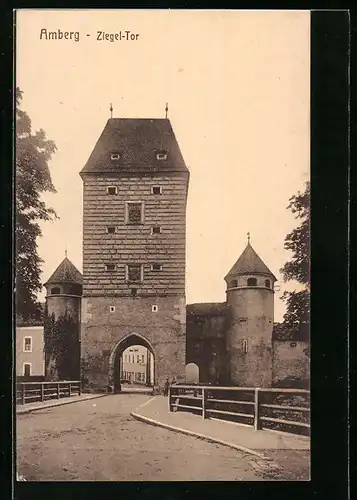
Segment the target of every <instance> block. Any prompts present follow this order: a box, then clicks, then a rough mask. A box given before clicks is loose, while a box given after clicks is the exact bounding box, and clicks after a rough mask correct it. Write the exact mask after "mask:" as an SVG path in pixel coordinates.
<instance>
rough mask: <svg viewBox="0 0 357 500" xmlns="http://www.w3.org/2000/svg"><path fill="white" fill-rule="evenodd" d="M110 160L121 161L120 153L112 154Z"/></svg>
mask: <svg viewBox="0 0 357 500" xmlns="http://www.w3.org/2000/svg"><path fill="white" fill-rule="evenodd" d="M110 159H111V160H119V159H120V154H119V153H111V155H110Z"/></svg>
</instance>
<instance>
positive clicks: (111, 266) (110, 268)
mask: <svg viewBox="0 0 357 500" xmlns="http://www.w3.org/2000/svg"><path fill="white" fill-rule="evenodd" d="M105 270H106V271H115V264H105Z"/></svg>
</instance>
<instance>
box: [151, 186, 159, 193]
mask: <svg viewBox="0 0 357 500" xmlns="http://www.w3.org/2000/svg"><path fill="white" fill-rule="evenodd" d="M151 194H162V187H161V186H152V187H151Z"/></svg>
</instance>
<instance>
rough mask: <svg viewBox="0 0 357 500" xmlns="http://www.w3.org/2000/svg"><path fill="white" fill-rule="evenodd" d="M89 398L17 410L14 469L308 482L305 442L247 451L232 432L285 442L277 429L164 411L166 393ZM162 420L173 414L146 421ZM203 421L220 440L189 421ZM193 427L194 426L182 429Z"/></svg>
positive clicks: (71, 475)
mask: <svg viewBox="0 0 357 500" xmlns="http://www.w3.org/2000/svg"><path fill="white" fill-rule="evenodd" d="M87 397H88V396H86V395H78V396H72V397H71V399H72V400H75V402H73V403H72V402H71V404H65V405H63V404H62V401H58V402H47V403H43V404H41V403H37V404H38V405H39V407H38V408H37V409H36V411H31V412H27V411H26V409H25V408H23V409H22V410H21V411H22V413H19V414H18V415H17V424H16V431H17V473H18V474H19V475H21V476H23V477H24V478H25V480H27V481H148V480H150V481H232V480H243V481H260V480H267V479H268V480H276V479H277V480H284V479H285V480H294V479H295V480H296V479H303V480H304V479H305V480H308V479H309V446H308V445H306V446H301V442H300V444H299V446H298V447H297V448H298V449H297V448H296V447H295V449H293V448H294V447H291V446H290V447H289V446H288V447H286V446H285V447H283V449H280V450H279V449H275V450H271V453H270V452H269V453H268V455H267V456H264V455H266V451H267V450H264V453H262V452H261V451H262V450H260V451H256V452H254V450H252V453H250V452H249V450H248V451H247V450H246V449H245V447H243V446H242V447H239V446H234V439H233V437H234V436H237V432H238V430H239V429H240V431H239V432H243V433H244V432H246V433H247V432H248V431H249V432H258V436H261V435H263V433H266V434H264V436H268V435H269V436H270V437H269V438H268V440H267V441H266V442H267V443H269V442H272V440H274V439H275V440H276V441H279V442H283V441H284V439H282V438H281V437H280V435H279V434H278V433H276V434H274V433H269V432H268V431H254V429H247V427H244V426H238V425H237V424H234V423H228V422H217V421H216V420H213V419H212V420H210V419H207V420H204V421H203V420H202V418H201V417H199V416H197V415H194V414H189V413H186V412H169V408H168V398H165V397H164V396H156V397H154V398H153V396H152V395H149V394H144V393H138V392H136V393H135V392H133V393H126V392H124V393H122V394H116V395H114V394H111V395H103V396H101V397H95V398H93V397H92V398H91V399H86V398H87ZM46 405H47V406H46ZM57 405H58V406H57ZM24 406H27V405H24ZM29 406H30V405H29ZM32 406H34V405H32ZM20 408H21V407H19V409H20ZM161 417H162V419H165V418H169V419H171V420H170V422H169V423H171V424H170V425H165V424H163V426H162V425H149V424H150V423H154V424H155V418H156V419H160V418H161ZM138 418H139V419H138ZM173 419H174V420H173ZM172 422H174V425H172ZM198 422H200V425H199V424H198ZM202 422H204V425H205V431H204V432H205V434H207V433H210V432H211V434H212V432H213V431H214V429H213V428H214V427H215V429H216V430H215V431H214V432H216V433H217V432H218V433H221V435H223V437H224V439H217V438H216V439H212V440H207V439H198V438H197V436H198V435H199V432H195V431H194V429H195V428H194V427H192V425H193V426H196V428H197V429H200V428H201V424H202ZM156 423H157V422H156ZM159 423H160V422H159ZM161 423H162V422H161ZM190 426H191V428H192V429H193V431H192V430H191V431H189V430H188V431H187V429H188V428H189V427H190ZM175 427H176V429H175ZM182 427H185V428H186V432H181V431H182V430H183V431H185V429H182ZM244 429H246V431H244ZM173 430H179V431H180V432H173ZM222 433H223V434H222ZM256 435H257V434H256ZM272 436H274V437H272ZM275 436H276V437H275ZM246 438H247V439H249V435H248V434H246ZM264 439H265V438H264ZM296 439H297V440H299V439H307V438H303V437H296ZM269 440H270V441H269ZM305 442H306V443H307V441H305ZM230 444H231V445H230ZM232 445H233V446H232ZM269 446H270V445H269ZM269 446H268V447H269Z"/></svg>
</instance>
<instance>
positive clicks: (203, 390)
mask: <svg viewBox="0 0 357 500" xmlns="http://www.w3.org/2000/svg"><path fill="white" fill-rule="evenodd" d="M202 418H206V389H205V388H204V387H203V388H202Z"/></svg>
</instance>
